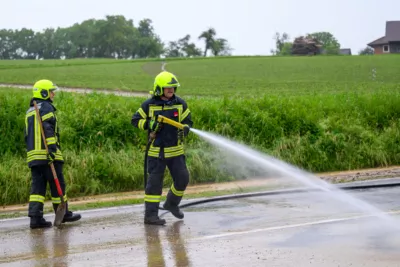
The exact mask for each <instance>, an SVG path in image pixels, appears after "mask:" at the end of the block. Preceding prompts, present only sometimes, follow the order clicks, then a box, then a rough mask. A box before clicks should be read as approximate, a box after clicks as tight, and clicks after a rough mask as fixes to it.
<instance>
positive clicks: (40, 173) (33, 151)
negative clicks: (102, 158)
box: [24, 80, 81, 229]
mask: <svg viewBox="0 0 400 267" xmlns="http://www.w3.org/2000/svg"><path fill="white" fill-rule="evenodd" d="M56 90H57V86H56V85H55V84H53V82H52V81H50V80H39V81H37V82H36V83H35V84H34V85H33V98H32V99H31V100H30V104H29V106H30V107H29V109H28V110H27V112H26V115H25V131H24V134H25V143H26V150H27V163H28V167H29V168H30V170H31V175H32V182H31V191H30V196H29V208H28V216H29V217H30V227H31V228H32V229H34V228H46V227H51V226H52V223H51V222H49V221H46V220H45V219H44V218H43V206H44V200H45V195H46V190H47V183H49V184H50V192H51V200H52V203H53V209H54V212H56V211H57V207H58V205H59V204H60V203H61V199H60V197H59V194H58V191H57V188H56V185H55V182H54V178H53V174H52V171H51V167H50V163H53V164H54V168H55V170H56V174H57V176H58V177H57V178H58V179H59V182H60V186H61V190H62V192H63V195H64V200H65V201H66V207H67V208H66V214H65V215H64V219H63V221H62V222H63V223H65V222H73V221H77V220H79V219H81V215H80V214H74V213H72V212H71V211H70V210H68V202H67V196H66V193H65V190H66V186H65V180H64V175H63V165H64V158H63V155H62V153H61V147H60V133H59V126H58V121H57V117H56V108H55V107H54V106H53V100H54V97H55V91H56ZM33 101H36V104H37V107H38V110H39V114H40V117H41V120H42V125H43V131H44V134H45V137H46V143H47V145H48V151H49V153H47V152H46V147H45V145H44V142H43V138H42V133H41V129H40V125H39V121H38V118H37V117H36V111H35V107H34V104H33Z"/></svg>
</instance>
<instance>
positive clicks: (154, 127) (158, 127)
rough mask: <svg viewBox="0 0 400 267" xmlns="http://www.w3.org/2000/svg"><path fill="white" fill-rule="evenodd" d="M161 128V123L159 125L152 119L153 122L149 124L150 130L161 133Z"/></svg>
mask: <svg viewBox="0 0 400 267" xmlns="http://www.w3.org/2000/svg"><path fill="white" fill-rule="evenodd" d="M161 127H162V125H161V123H159V122H158V121H156V120H155V119H151V121H150V122H149V129H150V131H152V132H159V131H160V130H161Z"/></svg>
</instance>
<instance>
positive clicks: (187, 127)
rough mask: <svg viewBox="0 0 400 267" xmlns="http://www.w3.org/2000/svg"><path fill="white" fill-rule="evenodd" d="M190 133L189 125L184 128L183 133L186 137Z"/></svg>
mask: <svg viewBox="0 0 400 267" xmlns="http://www.w3.org/2000/svg"><path fill="white" fill-rule="evenodd" d="M189 131H190V127H189V125H185V126H184V127H183V133H184V134H185V136H187V135H188V134H189Z"/></svg>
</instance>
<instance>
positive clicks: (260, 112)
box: [0, 56, 400, 205]
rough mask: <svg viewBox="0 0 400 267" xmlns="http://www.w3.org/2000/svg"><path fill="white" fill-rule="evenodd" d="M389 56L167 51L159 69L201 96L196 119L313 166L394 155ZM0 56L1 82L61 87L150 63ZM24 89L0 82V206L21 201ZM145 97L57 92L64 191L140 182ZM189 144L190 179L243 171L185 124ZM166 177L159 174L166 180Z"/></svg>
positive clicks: (139, 82)
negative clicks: (202, 55)
mask: <svg viewBox="0 0 400 267" xmlns="http://www.w3.org/2000/svg"><path fill="white" fill-rule="evenodd" d="M399 59H400V57H398V56H365V57H358V56H355V57H344V56H330V57H263V58H261V57H260V58H257V57H254V58H252V57H249V58H221V59H196V60H177V61H168V65H167V69H168V70H171V71H174V72H176V73H177V74H178V75H179V78H180V81H181V84H182V87H181V88H180V89H179V91H178V94H179V95H191V96H195V95H202V97H199V98H196V97H191V98H190V99H188V104H189V108H190V109H191V111H192V113H193V120H194V127H195V128H197V129H202V130H206V131H211V132H214V133H219V134H221V135H223V136H226V137H229V138H232V139H234V140H236V141H238V142H243V143H245V144H247V145H249V146H251V147H254V148H257V149H259V150H261V151H263V152H266V153H268V154H270V155H273V156H275V157H277V158H279V159H282V160H284V161H286V162H289V163H292V164H294V165H296V166H299V167H301V168H304V169H306V170H309V171H312V172H322V171H335V170H349V169H358V168H371V167H380V166H387V165H395V164H399V163H400V146H399V142H400V125H399V122H400V121H399V117H400V98H399V96H400V90H399V89H400V86H399V84H400V83H399V80H400V75H398V73H400V64H398V62H399ZM57 64H58V65H57ZM0 66H1V67H0V83H19V84H25V83H27V84H29V83H33V82H34V81H35V80H36V79H40V78H49V79H52V80H54V81H55V82H56V83H58V84H59V85H60V86H71V87H73V86H75V87H80V86H85V87H90V88H106V87H108V88H109V89H115V88H120V89H126V90H128V89H129V90H137V91H148V90H149V89H150V88H151V84H152V81H153V78H154V74H156V73H157V72H158V71H159V67H160V62H159V61H151V60H146V61H139V62H130V61H124V63H119V62H118V61H116V60H65V61H4V62H2V61H0ZM5 66H8V67H5ZM372 69H376V77H373V76H372ZM150 74H151V75H150ZM373 78H374V79H373ZM120 83H124V84H125V85H126V87H124V88H121V87H119V84H120ZM117 85H118V86H117ZM207 94H210V96H207ZM30 96H31V93H30V91H27V90H18V89H11V88H1V89H0V106H1V109H0V135H1V136H2V138H1V139H0V156H1V157H0V204H1V205H4V204H13V203H23V202H26V201H27V199H28V194H29V183H30V173H29V169H28V167H27V165H26V163H25V147H24V140H23V127H24V113H25V111H26V109H27V105H28V103H29V99H30ZM215 96H220V97H215ZM144 99H145V98H134V97H117V96H112V95H102V94H90V95H82V94H73V93H65V92H60V93H58V94H57V99H56V101H55V105H56V107H57V108H58V118H59V120H60V126H61V141H62V149H63V151H64V155H65V157H66V160H67V163H66V166H65V175H66V179H67V183H68V184H69V189H68V194H69V196H70V197H74V196H84V195H90V194H100V193H110V192H121V191H128V190H133V189H141V188H143V153H144V152H143V149H144V146H145V134H144V132H141V131H140V130H138V129H136V128H133V127H132V126H131V125H130V119H131V116H132V114H133V113H134V112H135V111H136V109H137V108H138V106H139V105H140V103H141V102H142V101H143V100H144ZM187 153H188V165H189V169H190V173H191V179H192V180H191V183H192V184H193V183H201V182H210V181H211V182H212V181H215V182H218V181H226V180H232V179H240V178H243V175H245V174H249V175H251V173H250V172H247V173H243V172H241V171H242V169H241V167H243V166H240V165H241V164H238V162H236V161H232V159H231V158H229V157H226V155H224V154H218V153H216V152H215V151H213V149H212V147H210V146H208V145H207V144H206V143H205V142H203V141H202V140H200V139H199V138H198V137H197V136H195V135H193V134H192V135H190V137H189V138H188V140H187ZM236 160H237V159H236ZM228 163H230V164H228ZM240 163H242V164H243V161H240ZM170 181H171V180H170V177H169V175H167V177H166V180H165V184H166V186H168V185H169V183H170Z"/></svg>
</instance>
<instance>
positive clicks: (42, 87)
mask: <svg viewBox="0 0 400 267" xmlns="http://www.w3.org/2000/svg"><path fill="white" fill-rule="evenodd" d="M57 89H58V87H57V85H55V84H54V83H53V82H52V81H50V80H39V81H37V82H36V83H35V84H34V85H33V90H32V91H33V97H34V98H38V99H44V100H46V99H49V98H50V92H51V91H55V90H57Z"/></svg>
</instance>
